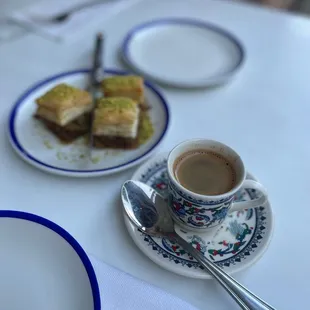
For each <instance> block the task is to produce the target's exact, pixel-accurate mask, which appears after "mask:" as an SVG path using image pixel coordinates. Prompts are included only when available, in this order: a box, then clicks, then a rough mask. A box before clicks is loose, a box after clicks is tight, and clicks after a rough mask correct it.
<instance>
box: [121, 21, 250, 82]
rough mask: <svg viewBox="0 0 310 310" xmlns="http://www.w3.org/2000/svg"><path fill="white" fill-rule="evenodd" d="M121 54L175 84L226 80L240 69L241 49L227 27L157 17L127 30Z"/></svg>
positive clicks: (130, 62)
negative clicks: (225, 28)
mask: <svg viewBox="0 0 310 310" xmlns="http://www.w3.org/2000/svg"><path fill="white" fill-rule="evenodd" d="M121 51H122V56H123V58H124V60H125V62H127V64H128V65H130V66H131V67H132V68H134V69H135V70H136V71H138V72H139V73H141V74H143V75H145V76H147V77H148V78H151V79H154V80H156V81H159V82H162V83H165V84H169V85H172V86H176V87H208V86H214V85H218V84H222V83H226V82H228V81H229V80H230V79H231V78H232V77H233V76H234V75H235V73H237V71H238V70H239V69H240V67H241V65H242V63H243V60H244V49H243V47H242V45H241V43H240V42H239V40H238V39H237V38H236V37H235V36H234V35H232V34H230V33H229V32H228V31H226V30H223V29H221V28H219V27H217V26H215V25H213V24H209V23H206V22H203V21H199V20H194V19H186V18H169V19H159V20H154V21H151V22H147V23H144V24H141V25H138V26H136V27H135V28H133V29H132V30H130V31H129V33H128V34H127V36H126V38H125V40H124V42H123V45H122V50H121Z"/></svg>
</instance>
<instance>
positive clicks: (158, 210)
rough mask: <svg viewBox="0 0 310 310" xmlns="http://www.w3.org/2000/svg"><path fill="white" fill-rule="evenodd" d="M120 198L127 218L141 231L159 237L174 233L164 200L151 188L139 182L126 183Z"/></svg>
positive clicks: (172, 223)
mask: <svg viewBox="0 0 310 310" xmlns="http://www.w3.org/2000/svg"><path fill="white" fill-rule="evenodd" d="M121 196H122V201H123V206H124V209H125V212H126V214H127V216H128V217H129V219H130V220H131V221H132V222H133V224H134V225H136V226H137V227H138V228H139V229H140V230H141V231H143V232H145V233H146V234H148V235H152V236H161V237H162V236H166V235H167V234H174V233H175V232H174V222H173V220H172V218H171V216H170V213H169V209H168V208H167V203H166V201H165V199H164V198H163V197H162V196H161V195H159V194H158V193H157V192H156V191H154V190H153V189H152V188H151V187H149V186H148V185H146V184H144V183H141V182H139V181H126V182H125V183H124V184H123V186H122V190H121Z"/></svg>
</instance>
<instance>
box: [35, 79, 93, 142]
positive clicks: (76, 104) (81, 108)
mask: <svg viewBox="0 0 310 310" xmlns="http://www.w3.org/2000/svg"><path fill="white" fill-rule="evenodd" d="M36 103H37V105H38V107H37V111H36V114H35V116H36V117H37V118H38V119H40V120H41V121H42V122H43V123H44V124H45V126H46V127H47V128H48V129H49V130H50V131H51V132H53V133H54V134H55V135H56V136H57V137H58V138H59V139H60V140H61V141H63V142H66V143H70V142H72V141H73V140H75V139H77V138H78V137H80V136H82V135H85V134H86V133H87V132H88V131H89V124H90V122H89V118H90V111H91V109H92V106H93V104H92V98H91V95H90V94H89V93H88V92H87V91H85V90H82V89H78V88H75V87H72V86H70V85H67V84H59V85H57V86H55V87H54V88H52V89H51V90H49V91H48V92H47V93H45V94H44V95H43V96H42V97H40V98H38V99H37V100H36Z"/></svg>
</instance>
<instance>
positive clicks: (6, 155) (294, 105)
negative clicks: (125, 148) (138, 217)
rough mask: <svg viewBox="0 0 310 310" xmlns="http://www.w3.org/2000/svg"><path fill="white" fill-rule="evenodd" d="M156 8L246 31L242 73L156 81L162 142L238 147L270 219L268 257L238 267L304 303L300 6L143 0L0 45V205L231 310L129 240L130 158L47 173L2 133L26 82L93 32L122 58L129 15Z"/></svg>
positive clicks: (308, 104)
mask: <svg viewBox="0 0 310 310" xmlns="http://www.w3.org/2000/svg"><path fill="white" fill-rule="evenodd" d="M7 2H8V1H7ZM27 2H31V1H27ZM22 5H24V2H22V1H16V0H15V1H12V2H10V4H8V3H6V4H2V3H1V4H0V11H1V12H4V10H9V9H12V8H16V7H21V6H22ZM164 16H187V17H194V18H200V19H203V20H206V21H209V22H213V23H215V24H218V25H220V26H222V27H226V28H227V29H229V30H230V31H231V32H233V33H234V34H235V35H236V36H238V37H239V38H240V40H241V41H242V42H243V44H244V46H245V48H246V54H247V60H246V64H245V66H244V68H243V70H242V71H241V73H240V74H239V76H238V77H237V78H236V79H235V80H234V81H233V82H232V83H231V84H230V85H227V86H225V87H223V88H218V89H214V90H211V91H210V90H197V91H181V90H173V89H163V92H164V94H165V95H166V97H167V99H168V101H169V104H170V107H171V113H172V126H171V130H170V132H169V133H168V136H167V138H166V140H165V141H164V143H163V144H162V146H161V150H162V151H167V150H169V149H170V148H171V147H173V146H174V145H175V144H176V143H178V142H180V141H182V140H184V139H186V138H193V137H206V138H213V139H218V140H220V141H223V142H224V143H227V144H229V145H231V146H232V147H233V148H235V149H236V150H238V152H239V153H240V154H241V155H242V157H243V159H244V161H245V162H246V164H247V167H248V170H250V171H251V172H253V173H254V174H255V175H256V176H257V177H258V178H259V179H260V180H261V181H262V183H263V184H264V185H265V186H266V187H267V189H268V190H269V193H270V200H271V202H272V206H273V208H274V212H275V215H276V227H275V232H274V237H273V240H272V242H271V245H270V247H269V249H268V251H267V252H266V254H265V255H264V257H263V258H262V259H261V260H260V261H259V262H257V264H255V265H254V266H253V267H252V268H250V269H248V270H247V271H244V272H242V273H240V274H237V275H236V278H237V279H238V280H240V281H241V282H242V283H244V284H245V285H246V286H248V287H249V288H250V289H251V290H253V291H254V292H256V293H257V294H258V295H260V296H261V297H263V298H264V299H266V300H267V301H268V302H270V303H271V304H272V305H274V306H275V307H277V308H278V309H288V310H291V309H306V308H307V306H306V303H307V299H308V298H309V294H310V285H309V283H308V279H309V277H310V268H309V255H310V250H309V244H308V243H309V236H310V234H309V231H308V229H309V228H307V225H308V221H309V215H310V206H309V202H308V200H307V196H306V195H307V193H309V189H310V143H309V133H310V122H309V115H310V90H309V89H310V88H309V77H310V65H309V57H310V20H308V19H306V18H303V17H298V16H293V15H287V14H284V13H280V12H277V11H275V10H265V9H260V8H257V7H254V6H245V5H241V4H239V3H233V2H231V3H229V2H222V1H209V0H200V1H199V0H192V1H189V0H142V1H141V2H140V3H138V4H136V5H134V6H133V7H131V8H130V9H129V10H127V11H124V12H122V13H120V14H119V15H118V16H117V17H114V18H113V19H112V20H110V21H109V22H106V23H104V24H100V22H99V23H98V25H97V26H96V27H95V28H93V29H92V31H90V33H89V36H84V37H81V38H79V40H77V41H76V42H75V43H74V44H71V45H69V44H67V45H66V44H60V43H56V42H52V41H48V40H46V39H44V38H41V37H38V36H36V35H34V34H29V35H27V36H24V37H22V38H20V39H18V40H15V41H13V42H10V43H4V44H0V79H1V83H0V98H1V104H0V111H1V113H0V117H1V118H0V119H1V124H2V128H3V134H2V135H1V137H0V143H1V144H0V149H1V164H0V165H1V171H0V192H1V209H17V210H23V211H28V212H33V213H36V214H39V215H41V216H44V217H46V218H48V219H51V220H52V221H54V222H56V223H57V224H59V225H61V226H62V227H64V228H65V229H66V230H68V231H69V232H70V233H71V234H72V235H73V236H74V237H75V238H76V239H77V240H78V241H79V242H80V243H81V245H82V246H83V247H84V248H85V249H86V251H88V252H89V253H93V254H94V255H96V256H97V257H98V258H101V259H102V260H103V261H105V262H107V263H109V264H111V265H113V266H116V267H118V268H120V269H122V270H124V271H126V272H128V273H130V274H132V275H134V276H136V277H138V278H141V279H144V280H146V281H148V282H150V283H152V284H154V285H157V286H159V287H161V288H163V289H164V290H167V291H168V292H171V293H172V294H175V295H177V296H179V297H181V298H183V299H185V300H187V301H189V302H190V303H192V304H193V305H195V306H197V307H198V308H199V309H237V307H236V306H235V304H234V302H232V301H231V300H230V297H228V296H226V294H225V293H224V292H223V291H222V289H221V288H220V287H219V286H218V285H216V283H215V282H214V281H200V280H191V279H187V278H184V277H182V276H178V275H175V274H173V273H170V272H167V271H165V270H163V269H161V268H160V267H158V266H157V265H155V264H154V263H153V262H151V261H150V260H149V259H148V258H146V257H145V256H144V255H143V254H142V253H141V252H140V251H139V250H138V249H137V247H136V246H135V245H134V243H133V241H132V240H131V239H130V237H129V236H128V233H127V232H126V229H125V227H124V223H123V219H122V215H121V208H120V203H119V189H120V186H121V184H122V183H123V182H124V181H125V180H127V179H129V178H130V176H131V175H132V173H133V172H134V169H131V170H128V171H126V172H122V173H119V174H117V175H113V176H108V177H102V178H96V179H70V178H63V177H57V176H53V175H49V174H46V173H43V172H40V171H38V170H36V169H34V168H33V167H31V166H29V165H28V164H26V163H24V162H23V161H22V160H20V159H19V158H18V157H17V156H16V155H15V154H14V152H13V151H12V149H11V147H10V145H9V143H8V140H7V137H6V135H5V126H6V123H7V117H8V113H9V110H10V108H11V106H12V104H13V102H14V101H15V100H16V98H17V96H18V95H19V94H20V93H21V92H22V91H24V89H25V88H27V87H28V86H30V85H31V84H32V83H34V82H36V81H38V80H40V79H42V78H44V77H46V76H48V75H51V74H54V73H57V72H60V71H63V70H69V69H74V68H78V67H85V66H87V65H89V64H90V55H91V49H92V45H93V41H92V38H93V37H92V35H93V34H94V33H95V31H97V30H104V31H105V32H106V33H107V53H106V64H107V65H109V66H111V67H112V66H121V63H120V61H119V60H118V57H117V49H118V47H119V44H120V43H121V41H122V38H123V37H124V35H125V34H126V32H127V31H128V30H129V29H130V28H131V27H132V26H134V25H136V24H137V23H140V22H143V21H146V20H149V19H152V18H158V17H164ZM294 214H295V215H294ZM103 306H104V301H103Z"/></svg>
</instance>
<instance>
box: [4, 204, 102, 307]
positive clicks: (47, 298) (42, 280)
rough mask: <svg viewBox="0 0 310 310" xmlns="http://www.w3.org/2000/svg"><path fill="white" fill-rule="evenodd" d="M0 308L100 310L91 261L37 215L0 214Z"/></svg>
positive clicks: (57, 229)
mask: <svg viewBox="0 0 310 310" xmlns="http://www.w3.org/2000/svg"><path fill="white" fill-rule="evenodd" d="M0 248H1V255H0V275H1V276H0V303H1V307H0V308H1V309H10V310H20V309H27V310H28V309H29V310H30V309H31V310H42V309H44V310H55V309H57V310H85V309H87V310H100V309H101V306H100V295H99V287H98V282H97V279H96V275H95V272H94V269H93V267H92V265H91V262H90V260H89V258H88V256H87V255H86V253H85V252H84V250H83V249H82V248H81V246H80V245H79V244H78V242H77V241H76V240H75V239H74V238H73V237H72V236H71V235H69V233H67V232H66V231H65V230H64V229H63V228H61V227H60V226H58V225H56V224H55V223H53V222H51V221H49V220H47V219H45V218H42V217H40V216H37V215H34V214H30V213H25V212H19V211H4V210H2V211H0Z"/></svg>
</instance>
